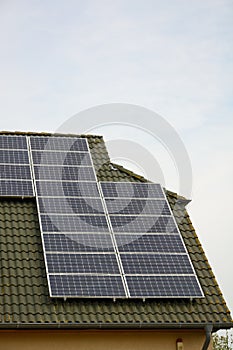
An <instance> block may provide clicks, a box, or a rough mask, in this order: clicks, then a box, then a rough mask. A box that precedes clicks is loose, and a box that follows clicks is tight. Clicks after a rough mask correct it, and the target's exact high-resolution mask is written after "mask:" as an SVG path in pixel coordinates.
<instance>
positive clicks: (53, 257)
mask: <svg viewBox="0 0 233 350" xmlns="http://www.w3.org/2000/svg"><path fill="white" fill-rule="evenodd" d="M46 257H47V267H48V273H77V274H80V273H86V274H87V273H92V274H119V273H120V271H119V267H118V263H117V260H116V255H115V254H107V253H105V254H98V253H96V254H93V253H86V254H75V253H73V254H62V253H57V254H52V253H47V254H46Z"/></svg>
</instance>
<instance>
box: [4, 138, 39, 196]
mask: <svg viewBox="0 0 233 350" xmlns="http://www.w3.org/2000/svg"><path fill="white" fill-rule="evenodd" d="M0 195H1V196H6V197H7V196H10V197H11V196H14V197H33V196H34V190H33V185H32V177H31V169H30V161H29V153H28V148H27V138H26V136H16V135H15V136H8V135H0Z"/></svg>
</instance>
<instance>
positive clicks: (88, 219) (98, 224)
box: [40, 214, 109, 233]
mask: <svg viewBox="0 0 233 350" xmlns="http://www.w3.org/2000/svg"><path fill="white" fill-rule="evenodd" d="M40 218H41V228H42V232H74V233H75V232H109V229H108V224H107V220H106V217H105V216H104V215H67V216H65V215H57V214H50V215H44V214H41V215H40Z"/></svg>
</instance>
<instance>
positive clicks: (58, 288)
mask: <svg viewBox="0 0 233 350" xmlns="http://www.w3.org/2000/svg"><path fill="white" fill-rule="evenodd" d="M49 285H50V294H51V296H52V297H63V298H64V296H66V297H73V298H77V297H82V298H89V297H90V298H93V297H94V298H125V290H124V285H123V282H122V277H121V276H120V275H118V276H117V275H114V276H111V275H72V274H71V275H70V274H69V275H49Z"/></svg>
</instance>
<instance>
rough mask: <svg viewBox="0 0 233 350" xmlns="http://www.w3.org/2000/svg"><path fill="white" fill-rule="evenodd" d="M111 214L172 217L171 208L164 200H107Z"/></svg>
mask: <svg viewBox="0 0 233 350" xmlns="http://www.w3.org/2000/svg"><path fill="white" fill-rule="evenodd" d="M105 202H106V206H107V209H108V213H109V214H120V215H128V214H129V215H161V216H162V215H171V211H170V208H169V206H168V204H167V202H166V201H164V200H161V199H160V200H157V199H154V200H151V199H146V200H145V199H124V198H116V199H115V200H112V199H109V198H106V200H105Z"/></svg>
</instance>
